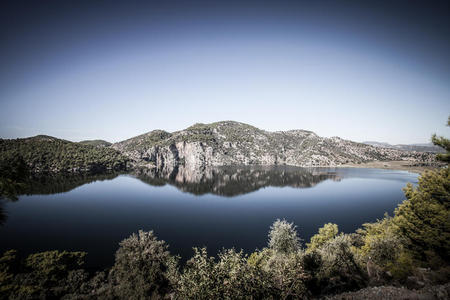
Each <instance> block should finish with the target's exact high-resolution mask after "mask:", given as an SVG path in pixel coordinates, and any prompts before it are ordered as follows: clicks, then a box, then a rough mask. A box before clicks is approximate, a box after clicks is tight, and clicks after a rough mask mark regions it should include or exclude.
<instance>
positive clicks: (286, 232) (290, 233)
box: [269, 219, 300, 254]
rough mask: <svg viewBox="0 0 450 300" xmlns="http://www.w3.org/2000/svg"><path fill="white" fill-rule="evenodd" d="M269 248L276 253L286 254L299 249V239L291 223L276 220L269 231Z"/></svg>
mask: <svg viewBox="0 0 450 300" xmlns="http://www.w3.org/2000/svg"><path fill="white" fill-rule="evenodd" d="M269 248H271V249H273V250H275V251H276V252H280V253H284V254H288V253H294V252H296V251H298V250H299V249H300V238H299V237H298V233H297V230H296V226H295V225H294V224H293V223H288V222H287V221H286V220H282V221H281V220H280V219H278V220H276V221H275V222H274V223H273V225H272V226H270V231H269Z"/></svg>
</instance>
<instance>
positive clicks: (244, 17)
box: [0, 0, 450, 144]
mask: <svg viewBox="0 0 450 300" xmlns="http://www.w3.org/2000/svg"><path fill="white" fill-rule="evenodd" d="M0 41H1V46H0V137H1V138H17V137H28V136H33V135H37V134H47V135H51V136H56V137H59V138H64V139H68V140H72V141H80V140H84V139H105V140H107V141H111V142H117V141H120V140H123V139H126V138H130V137H132V136H136V135H138V134H142V133H145V132H148V131H151V130H154V129H163V130H166V131H176V130H181V129H183V128H186V127H188V126H190V125H192V124H194V123H210V122H216V121H221V120H235V121H239V122H243V123H248V124H251V125H253V126H256V127H258V128H261V129H265V130H269V131H277V130H290V129H305V130H312V131H314V132H316V133H317V134H319V135H321V136H328V137H330V136H340V137H342V138H345V139H350V140H354V141H360V142H361V141H368V140H369V141H380V142H389V143H392V144H399V143H405V144H409V143H425V142H429V140H430V136H431V134H433V133H438V134H440V135H445V136H449V135H450V128H449V127H446V126H445V124H446V122H447V118H448V116H449V115H450V2H449V1H414V0H409V1H386V2H384V1H373V2H370V1H348V0H347V1H262V0H260V1H245V0H242V1H233V0H229V1H177V0H171V1H123V2H120V1H83V0H80V1H63V0H62V1H52V0H49V1H20V0H18V1H10V2H8V1H2V4H0Z"/></svg>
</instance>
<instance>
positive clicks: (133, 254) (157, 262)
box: [109, 230, 176, 299]
mask: <svg viewBox="0 0 450 300" xmlns="http://www.w3.org/2000/svg"><path fill="white" fill-rule="evenodd" d="M167 248H168V246H167V245H166V243H165V242H164V241H159V240H158V239H157V238H156V237H155V235H154V234H153V231H150V232H144V231H142V230H140V231H139V233H138V234H137V235H136V234H132V235H131V236H130V237H129V238H127V239H125V240H123V241H122V242H120V248H119V250H117V252H116V260H115V264H114V266H113V267H112V269H111V272H110V275H109V277H110V281H111V282H112V284H113V285H114V286H115V288H114V290H115V291H114V292H115V293H116V294H117V295H118V296H119V297H121V298H135V299H136V298H138V299H141V298H146V297H151V298H162V297H163V296H164V295H165V294H166V293H167V292H168V290H169V279H168V274H167V271H168V270H169V268H170V267H171V266H172V265H173V264H176V258H174V257H172V256H171V255H170V253H169V251H167Z"/></svg>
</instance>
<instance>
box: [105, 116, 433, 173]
mask: <svg viewBox="0 0 450 300" xmlns="http://www.w3.org/2000/svg"><path fill="white" fill-rule="evenodd" d="M111 147H112V148H114V149H116V150H118V151H120V152H122V153H123V154H124V155H126V156H128V157H129V158H130V159H131V160H132V161H133V162H134V164H135V165H138V166H155V167H157V168H158V169H164V168H166V169H169V170H170V169H173V168H174V167H176V166H179V165H183V166H185V167H187V168H193V169H197V168H203V167H206V166H226V165H292V166H302V167H315V166H338V165H341V164H348V163H362V162H368V161H374V160H385V161H388V160H417V161H422V162H425V161H432V160H434V155H432V154H430V153H421V152H414V151H413V152H408V151H400V150H397V149H389V148H381V147H373V146H370V145H366V144H362V143H356V142H352V141H348V140H344V139H341V138H339V137H332V138H324V137H320V136H318V135H317V134H315V133H314V132H311V131H306V130H290V131H277V132H269V131H265V130H261V129H258V128H256V127H253V126H250V125H247V124H244V123H239V122H234V121H223V122H216V123H211V124H195V125H193V126H191V127H188V128H186V129H184V130H180V131H176V132H173V133H169V132H166V131H163V130H154V131H151V132H149V133H146V134H143V135H140V136H137V137H134V138H131V139H128V140H125V141H122V142H119V143H115V144H113V145H112V146H111Z"/></svg>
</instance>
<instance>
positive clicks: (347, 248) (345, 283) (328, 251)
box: [319, 234, 367, 292]
mask: <svg viewBox="0 0 450 300" xmlns="http://www.w3.org/2000/svg"><path fill="white" fill-rule="evenodd" d="M352 248H353V247H352V238H351V237H350V236H349V235H346V234H340V235H338V236H336V237H335V238H334V239H332V240H330V241H328V242H326V243H325V244H324V245H323V246H322V247H321V248H320V250H319V253H320V255H321V257H322V268H321V270H320V274H319V278H320V279H321V280H322V281H323V280H326V281H328V285H327V287H326V288H325V289H324V291H325V292H341V291H346V290H354V289H357V288H361V287H363V286H365V285H366V279H367V278H366V274H365V273H364V271H363V270H362V268H361V266H360V265H359V264H358V263H357V259H356V257H355V253H354V251H353V249H352Z"/></svg>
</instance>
